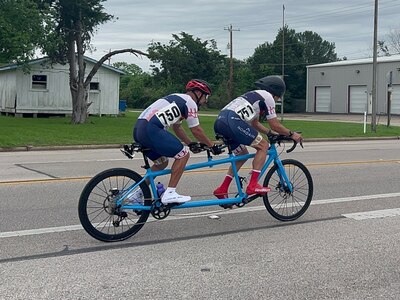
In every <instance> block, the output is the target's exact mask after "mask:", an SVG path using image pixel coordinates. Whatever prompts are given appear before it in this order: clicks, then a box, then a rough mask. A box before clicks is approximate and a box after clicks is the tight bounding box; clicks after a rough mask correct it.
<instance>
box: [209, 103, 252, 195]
mask: <svg viewBox="0 0 400 300" xmlns="http://www.w3.org/2000/svg"><path fill="white" fill-rule="evenodd" d="M239 127H240V128H239ZM247 127H248V125H247V123H246V122H244V121H243V120H241V119H240V118H239V117H238V115H237V114H236V113H235V112H233V111H222V112H221V113H220V115H219V117H218V119H217V120H216V122H215V124H214V131H215V132H216V133H218V134H221V135H223V136H224V137H225V138H226V139H228V140H229V143H230V147H231V149H233V151H232V152H233V154H235V156H239V155H244V154H248V153H249V152H248V150H247V148H246V146H245V145H244V144H245V143H249V142H250V141H251V139H250V140H249V139H248V138H247V137H246V135H245V134H244V133H243V132H244V131H243V130H240V129H244V128H247ZM240 135H243V136H242V137H240ZM245 162H246V159H245V160H240V161H236V162H235V165H236V170H237V171H239V170H240V168H241V167H242V166H243V165H244V164H245ZM233 176H234V174H233V169H232V166H229V169H228V172H227V174H226V176H225V178H224V180H223V182H222V184H221V185H220V186H218V187H217V188H216V189H215V190H214V192H213V193H214V195H215V196H216V197H217V198H219V199H223V198H228V189H229V185H230V183H231V182H232V179H233Z"/></svg>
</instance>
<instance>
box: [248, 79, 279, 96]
mask: <svg viewBox="0 0 400 300" xmlns="http://www.w3.org/2000/svg"><path fill="white" fill-rule="evenodd" d="M254 84H255V85H256V86H257V87H259V88H260V89H262V90H266V91H267V92H270V93H271V94H272V95H274V96H277V97H279V98H281V97H282V95H283V94H284V93H285V91H286V85H285V82H284V81H283V80H282V78H281V77H280V76H276V75H271V76H267V77H263V78H261V79H258V80H257V81H256V82H255V83H254Z"/></svg>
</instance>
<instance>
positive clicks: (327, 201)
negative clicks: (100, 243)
mask: <svg viewBox="0 0 400 300" xmlns="http://www.w3.org/2000/svg"><path fill="white" fill-rule="evenodd" d="M394 197H400V193H389V194H377V195H365V196H356V197H345V198H332V199H324V200H315V201H312V202H311V205H320V204H331V203H340V202H350V201H362V200H371V199H383V198H394ZM259 210H265V207H264V205H260V206H250V207H243V208H240V209H226V210H213V211H205V212H194V213H188V214H176V215H173V216H169V217H168V218H167V219H165V220H163V222H165V221H173V220H182V219H193V218H200V217H209V216H212V215H215V214H218V215H225V214H236V213H245V212H251V211H259ZM399 215H400V208H398V209H397V208H396V209H389V210H377V211H371V212H365V213H354V214H343V215H342V216H345V217H347V218H353V219H355V220H361V219H360V218H363V219H367V218H372V216H374V217H375V218H378V217H380V218H382V217H388V216H399ZM357 216H359V217H357ZM367 216H370V217H367ZM155 221H157V220H155V219H149V220H148V221H147V222H155ZM82 229H83V228H82V226H81V225H70V226H60V227H49V228H38V229H28V230H19V231H9V232H0V239H1V238H8V237H18V236H30V235H36V234H46V233H56V232H66V231H76V230H82Z"/></svg>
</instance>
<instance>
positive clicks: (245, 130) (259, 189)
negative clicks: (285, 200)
mask: <svg viewBox="0 0 400 300" xmlns="http://www.w3.org/2000/svg"><path fill="white" fill-rule="evenodd" d="M255 85H256V86H257V87H258V89H257V90H253V91H249V92H247V93H245V94H243V95H241V96H239V97H237V98H236V99H234V100H232V101H231V102H230V103H228V104H227V105H226V106H225V107H224V108H223V109H222V110H221V112H220V113H219V115H218V118H217V119H216V121H215V123H214V130H215V132H216V133H219V134H222V135H223V136H224V137H225V138H226V139H227V140H228V141H229V144H230V146H231V148H232V149H233V150H232V151H233V153H234V154H235V155H244V154H248V153H249V152H248V150H247V148H246V146H251V147H253V148H255V149H256V154H255V157H254V159H253V162H252V167H253V169H252V172H251V177H250V182H249V184H248V186H247V189H246V193H247V194H248V195H253V194H260V195H262V194H266V193H267V192H269V191H270V188H269V187H264V186H261V185H260V184H259V183H258V176H259V174H260V170H261V168H262V166H263V165H264V163H265V160H266V157H267V152H268V147H269V143H268V141H267V140H265V139H264V138H263V137H262V136H261V134H260V133H264V134H268V133H270V132H271V130H270V129H267V128H266V127H265V126H263V125H262V124H261V123H260V121H262V120H263V119H266V120H267V121H268V124H269V127H270V128H271V129H272V130H273V131H275V132H277V133H280V134H283V135H288V136H290V137H292V138H293V139H294V140H295V141H297V142H300V141H301V140H302V137H301V135H300V134H298V133H296V132H293V131H291V130H289V129H287V128H286V127H284V126H283V125H282V124H281V123H280V122H279V120H278V118H277V116H276V113H275V101H280V99H281V97H282V95H283V94H284V93H285V91H286V85H285V82H284V81H283V80H282V79H281V78H280V77H279V76H267V77H263V78H261V79H259V80H257V81H256V82H255ZM245 162H246V160H241V161H238V162H236V167H237V169H238V170H239V169H240V167H242V166H243V164H244V163H245ZM232 178H233V172H232V167H230V168H229V170H228V173H227V174H226V176H225V179H224V181H223V182H222V184H221V185H220V186H219V187H218V188H217V189H215V191H214V195H215V196H216V197H217V198H219V199H224V198H228V188H229V185H230V183H231V181H232ZM227 207H229V206H227Z"/></svg>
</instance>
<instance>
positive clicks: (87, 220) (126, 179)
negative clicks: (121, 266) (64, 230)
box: [78, 168, 152, 242]
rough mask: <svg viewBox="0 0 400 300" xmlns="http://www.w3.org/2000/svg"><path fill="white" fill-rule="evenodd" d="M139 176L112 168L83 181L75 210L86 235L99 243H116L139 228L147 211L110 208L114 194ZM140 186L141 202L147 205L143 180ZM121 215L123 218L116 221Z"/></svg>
mask: <svg viewBox="0 0 400 300" xmlns="http://www.w3.org/2000/svg"><path fill="white" fill-rule="evenodd" d="M142 178H143V177H142V176H141V175H139V174H138V173H136V172H134V171H132V170H129V169H125V168H115V169H109V170H105V171H103V172H101V173H99V174H97V175H96V176H94V177H93V178H92V179H91V180H90V181H89V182H88V183H87V184H86V186H85V187H84V189H83V190H82V193H81V196H80V198H79V205H78V212H79V220H80V222H81V224H82V227H83V228H84V229H85V230H86V232H87V233H88V234H89V235H91V236H92V237H94V238H95V239H97V240H100V241H103V242H117V241H122V240H125V239H127V238H130V237H131V236H133V235H135V234H136V233H137V232H138V231H139V230H140V229H141V228H142V227H143V225H144V224H145V222H146V221H147V218H148V217H149V214H150V211H146V210H142V211H141V212H140V214H138V213H137V212H135V211H133V210H119V211H117V212H119V215H118V214H116V211H114V212H111V211H110V210H113V209H112V208H113V203H114V201H115V199H116V197H117V196H118V194H120V193H121V192H122V191H124V190H126V189H127V188H128V187H130V186H132V185H133V184H134V183H136V182H139V181H140V180H141V179H142ZM140 188H141V189H142V192H143V198H144V202H143V204H144V205H151V203H152V197H151V192H150V189H149V187H148V186H147V184H146V183H145V182H143V183H141V184H140ZM114 208H115V207H114ZM121 212H122V213H121ZM122 214H123V216H124V217H123V218H122V220H120V221H118V217H120V216H121V215H122ZM125 215H126V217H125Z"/></svg>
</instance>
